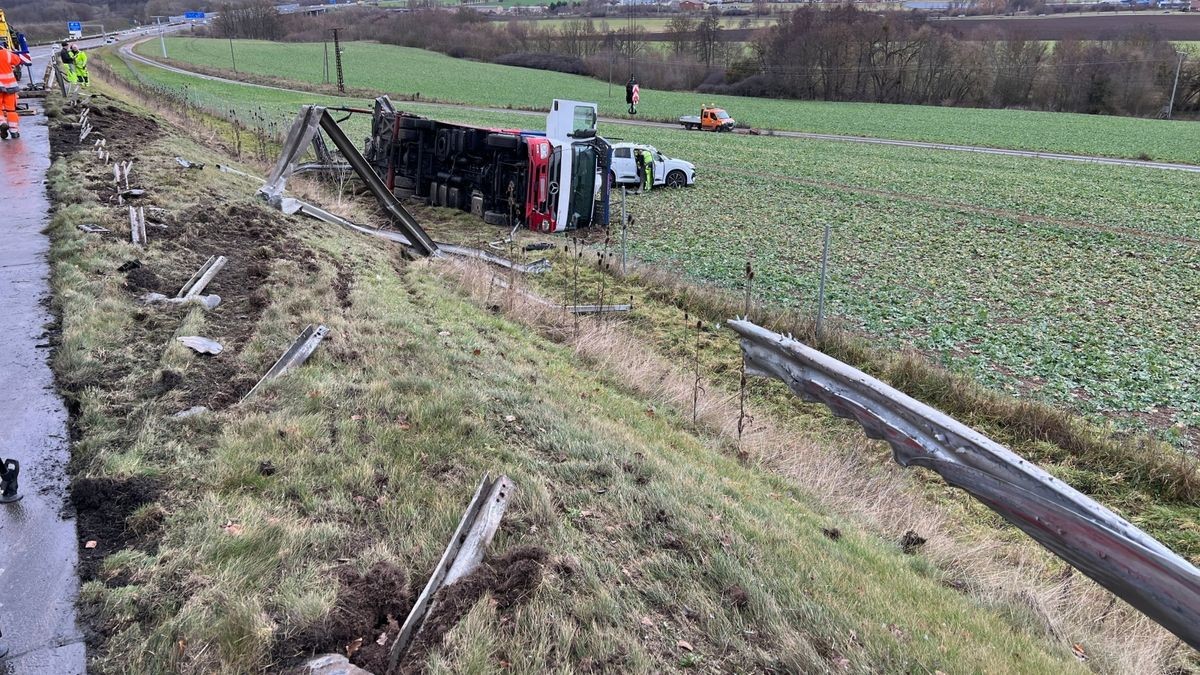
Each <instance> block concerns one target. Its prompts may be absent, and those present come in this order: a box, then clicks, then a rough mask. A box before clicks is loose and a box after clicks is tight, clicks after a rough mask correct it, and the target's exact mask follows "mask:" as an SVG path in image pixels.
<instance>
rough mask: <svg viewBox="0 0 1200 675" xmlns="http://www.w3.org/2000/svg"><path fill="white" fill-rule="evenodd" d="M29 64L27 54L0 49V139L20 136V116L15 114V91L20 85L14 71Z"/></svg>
mask: <svg viewBox="0 0 1200 675" xmlns="http://www.w3.org/2000/svg"><path fill="white" fill-rule="evenodd" d="M30 65H33V61H32V60H30V58H29V55H28V54H22V53H20V52H14V51H9V50H7V49H5V50H3V51H0V140H3V139H7V138H8V137H9V136H12V137H13V138H20V137H21V118H20V116H19V115H17V92H19V91H21V85H20V84H18V83H17V75H16V72H15V71H16V70H17V69H18V68H20V67H21V66H30Z"/></svg>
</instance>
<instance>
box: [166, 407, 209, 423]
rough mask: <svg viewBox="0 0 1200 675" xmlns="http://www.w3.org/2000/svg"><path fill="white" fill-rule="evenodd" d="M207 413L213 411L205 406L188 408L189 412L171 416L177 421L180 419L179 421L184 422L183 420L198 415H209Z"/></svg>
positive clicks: (185, 411) (181, 411)
mask: <svg viewBox="0 0 1200 675" xmlns="http://www.w3.org/2000/svg"><path fill="white" fill-rule="evenodd" d="M207 412H212V411H211V410H209V409H208V408H207V407H205V406H202V405H194V406H192V407H190V408H188V409H187V410H180V411H179V412H177V413H175V414H174V415H171V417H174V418H175V419H178V420H182V419H187V418H189V417H195V416H196V415H203V414H204V413H207Z"/></svg>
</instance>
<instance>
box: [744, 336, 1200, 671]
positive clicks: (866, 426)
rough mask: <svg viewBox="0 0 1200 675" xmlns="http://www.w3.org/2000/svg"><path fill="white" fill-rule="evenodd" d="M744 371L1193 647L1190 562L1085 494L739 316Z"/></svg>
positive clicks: (1196, 603)
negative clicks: (932, 481)
mask: <svg viewBox="0 0 1200 675" xmlns="http://www.w3.org/2000/svg"><path fill="white" fill-rule="evenodd" d="M728 325H729V327H730V328H732V329H733V330H734V331H736V332H737V333H738V334H739V335H740V336H741V345H742V352H743V354H744V355H745V358H746V373H747V374H748V375H759V376H764V377H773V378H775V379H778V380H781V381H782V382H783V383H784V384H786V385H787V386H788V387H789V388H790V389H791V390H792V391H793V392H794V393H795V394H796V395H797V396H799V397H801V398H803V399H804V400H806V401H814V402H819V403H823V404H825V405H826V406H828V407H829V408H830V410H832V411H833V414H834V415H837V416H838V417H844V418H847V419H851V420H854V421H855V422H857V423H858V424H860V425H862V427H863V430H864V431H865V432H866V434H867V436H869V437H870V438H875V439H881V440H885V441H887V442H888V443H889V444H890V445H891V446H892V451H893V456H894V458H895V460H896V462H897V463H899V464H900V465H901V466H906V467H907V466H923V467H925V468H927V469H930V470H932V471H935V472H937V473H938V474H939V475H941V476H942V478H944V479H945V480H946V482H947V483H949V484H950V485H953V486H955V487H958V488H962V489H963V490H966V491H967V492H968V493H970V494H971V496H973V497H975V498H976V499H978V500H979V501H981V502H983V503H984V504H985V505H987V506H988V508H990V509H992V510H993V511H995V512H996V513H998V514H1000V515H1001V516H1003V517H1004V519H1005V520H1007V521H1008V522H1010V523H1012V524H1013V525H1015V526H1017V527H1018V528H1020V529H1021V530H1022V531H1024V532H1025V533H1026V534H1028V535H1029V536H1031V537H1033V538H1034V539H1035V540H1037V542H1038V543H1039V544H1041V545H1042V546H1044V547H1046V548H1047V549H1049V550H1050V551H1051V552H1053V553H1054V554H1055V555H1057V556H1058V557H1060V558H1062V559H1063V560H1065V561H1067V562H1068V563H1070V564H1071V565H1073V566H1074V567H1075V568H1076V569H1078V570H1079V571H1080V572H1083V573H1084V574H1086V575H1087V576H1089V577H1091V578H1092V579H1093V580H1095V581H1096V582H1097V583H1099V584H1100V585H1101V586H1104V587H1105V588H1107V589H1108V590H1110V591H1112V592H1113V593H1114V594H1115V595H1117V596H1118V597H1120V598H1121V599H1123V600H1125V601H1126V602H1128V603H1129V604H1130V605H1133V606H1134V607H1136V608H1137V609H1138V610H1140V611H1141V612H1142V613H1144V614H1145V615H1146V616H1148V617H1150V618H1151V619H1153V620H1154V621H1156V622H1158V623H1159V624H1161V625H1162V626H1163V627H1164V628H1166V629H1167V630H1169V631H1171V632H1172V633H1174V634H1175V635H1177V636H1179V638H1180V639H1182V640H1183V641H1184V642H1186V643H1188V644H1189V645H1191V646H1192V648H1194V649H1200V570H1197V569H1196V568H1195V567H1194V566H1193V565H1191V564H1190V563H1189V562H1188V561H1187V560H1184V559H1183V558H1182V557H1180V556H1179V555H1177V554H1176V553H1174V552H1173V551H1171V549H1169V548H1167V547H1166V546H1164V545H1163V544H1162V543H1160V542H1159V541H1158V540H1156V539H1154V538H1153V537H1151V536H1150V535H1148V534H1146V533H1145V532H1143V531H1141V530H1140V529H1138V528H1137V527H1135V526H1134V525H1133V524H1131V523H1130V522H1129V521H1127V520H1125V519H1124V518H1121V517H1120V516H1118V515H1117V514H1115V513H1113V512H1112V511H1110V510H1109V509H1107V508H1105V507H1104V506H1101V505H1100V504H1099V503H1097V502H1096V501H1095V500H1093V499H1091V498H1089V497H1087V496H1086V495H1084V494H1082V493H1080V492H1079V491H1077V490H1075V489H1074V488H1072V487H1071V486H1069V485H1067V484H1065V483H1063V482H1062V481H1061V480H1059V479H1057V478H1055V477H1054V476H1051V475H1050V474H1049V473H1046V472H1045V471H1044V470H1042V469H1041V468H1040V467H1038V466H1037V465H1035V464H1033V463H1031V462H1029V461H1027V460H1025V459H1023V458H1022V457H1020V456H1019V455H1017V454H1016V453H1014V452H1013V451H1011V450H1009V449H1008V448H1006V447H1004V446H1003V445H1000V444H999V443H997V442H995V441H993V440H992V439H990V438H988V437H987V436H984V435H983V434H981V433H979V432H978V431H975V430H974V429H971V428H970V427H968V426H966V425H965V424H962V423H961V422H958V421H957V420H955V419H953V418H951V417H950V416H948V415H946V414H944V413H942V412H940V411H938V410H935V409H934V408H931V407H929V406H927V405H925V404H924V403H921V402H920V401H917V400H915V399H913V398H911V397H909V396H907V395H905V394H904V393H902V392H900V391H897V390H896V389H893V388H892V387H890V386H888V385H886V384H884V383H883V382H880V381H879V380H877V379H875V378H873V377H871V376H870V375H867V374H866V373H863V372H862V371H860V370H858V369H856V368H853V367H851V366H848V365H846V364H845V363H842V362H841V361H838V360H837V359H834V358H832V357H830V356H827V355H825V354H822V353H821V352H819V351H817V350H815V349H813V348H811V347H809V346H807V345H805V344H803V343H801V342H799V341H797V340H794V339H792V338H790V337H785V336H783V335H780V334H779V333H775V332H773V331H769V330H767V329H765V328H763V327H761V326H758V325H755V324H753V323H750V322H749V321H744V320H733V321H730V322H729V324H728Z"/></svg>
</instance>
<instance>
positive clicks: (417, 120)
mask: <svg viewBox="0 0 1200 675" xmlns="http://www.w3.org/2000/svg"><path fill="white" fill-rule="evenodd" d="M436 124H437V123H436V122H434V121H433V120H427V119H425V118H423V117H401V118H400V128H401V129H415V130H417V131H432V130H433V129H434V127H435V125H436Z"/></svg>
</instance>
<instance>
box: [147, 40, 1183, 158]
mask: <svg viewBox="0 0 1200 675" xmlns="http://www.w3.org/2000/svg"><path fill="white" fill-rule="evenodd" d="M234 45H235V49H236V52H237V67H238V70H240V71H243V72H249V73H257V74H261V75H269V76H275V77H283V78H289V79H293V80H296V81H300V82H309V83H320V82H321V81H322V79H323V72H324V47H323V46H322V45H321V44H320V43H315V44H304V43H286V44H283V43H279V44H277V43H270V42H256V41H235V43H234ZM167 47H168V51H169V53H170V54H171V57H172V58H174V59H177V60H180V61H185V62H189V63H196V64H201V65H205V66H209V67H214V68H230V66H231V65H232V64H231V61H230V53H229V42H228V41H226V40H212V39H203V38H171V39H169V40H168V41H167ZM155 49H156V47H154V46H153V45H151V44H149V43H145V44H142V45H141V46H139V47H138V50H139V52H141V53H144V54H146V55H147V56H155ZM345 50H346V52H345V56H344V67H345V72H346V83H347V85H348V86H352V87H364V88H370V89H375V90H379V91H382V92H388V93H393V94H404V95H409V96H411V95H412V94H414V93H418V92H419V93H420V94H421V96H422V98H430V99H436V100H442V101H452V102H462V103H470V104H475V105H486V106H496V107H515V108H524V109H545V107H546V106H548V105H549V103H550V101H551V100H552V99H554V98H568V99H575V100H583V101H595V102H598V103H599V104H600V109H601V114H603V115H606V116H611V117H624V116H627V113H626V110H625V104H624V91H623V90H622V87H621V86H619V83H620V82H623V81H624V80H625V78H626V77H627V75H628V74H627V73H621V74H619V76H618V77H616V78H615V79H617V80H618V81H619V82H618V84H617V86H613V87H612V88H611V89H612V94H611V96H610V95H609V86H608V85H607V84H606V83H604V82H600V81H598V80H595V79H592V78H588V77H582V76H577V75H567V74H563V73H552V72H546V71H537V70H529V69H525V68H514V67H509V66H498V65H494V64H487V63H477V62H472V61H464V60H459V59H452V58H450V57H447V56H442V55H440V54H435V53H432V52H428V51H424V50H419V49H407V48H403V47H394V46H390V45H379V44H373V43H349V44H347V45H345ZM702 103H715V104H718V105H721V106H723V107H725V108H727V109H728V110H729V111H730V114H732V115H733V116H734V117H735V118H737V119H738V120H739V121H741V122H743V123H746V124H749V125H752V126H755V127H762V128H774V129H788V130H795V131H810V132H818V133H836V134H851V135H858V136H873V137H879V138H900V139H909V140H921V141H932V142H940V143H959V144H969V145H986V146H993V147H1004V148H1018V149H1026V150H1042V151H1052V152H1068V153H1079V154H1095V155H1105V156H1112V157H1138V156H1141V155H1146V156H1149V157H1152V158H1154V159H1158V160H1163V161H1179V162H1193V163H1200V134H1197V133H1188V132H1189V131H1190V126H1189V125H1186V124H1180V123H1175V122H1166V121H1160V120H1144V119H1134V118H1125V117H1101V116H1089V115H1075V114H1065V113H1043V112H1029V111H1011V110H981V109H965V108H939V107H928V106H897V105H884V104H874V103H825V102H812V101H784V100H771V99H755V98H741V97H733V96H721V97H714V96H705V95H701V94H692V93H687V92H660V91H652V90H645V91H643V95H642V104H641V106H640V108H639V116H640V117H642V118H648V119H663V120H667V119H675V118H677V117H678V116H679V115H682V114H689V113H692V112H693V111H694V110H696V109H698V107H699V106H700V105H701V104H702Z"/></svg>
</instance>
